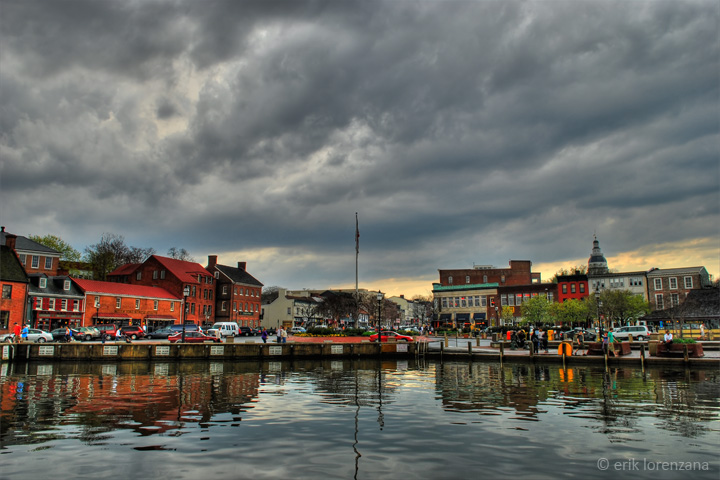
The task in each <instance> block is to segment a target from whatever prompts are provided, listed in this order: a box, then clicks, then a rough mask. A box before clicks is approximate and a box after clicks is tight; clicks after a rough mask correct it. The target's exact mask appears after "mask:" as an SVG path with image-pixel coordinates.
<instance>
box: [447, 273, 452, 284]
mask: <svg viewBox="0 0 720 480" xmlns="http://www.w3.org/2000/svg"><path fill="white" fill-rule="evenodd" d="M448 285H452V275H451V276H449V277H448Z"/></svg>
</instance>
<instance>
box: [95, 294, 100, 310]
mask: <svg viewBox="0 0 720 480" xmlns="http://www.w3.org/2000/svg"><path fill="white" fill-rule="evenodd" d="M99 306H100V297H95V308H98V307H99Z"/></svg>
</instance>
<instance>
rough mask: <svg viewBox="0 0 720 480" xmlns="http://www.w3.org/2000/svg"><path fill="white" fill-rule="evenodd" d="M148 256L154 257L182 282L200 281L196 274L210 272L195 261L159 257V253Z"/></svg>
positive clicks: (207, 273) (203, 274) (204, 274)
mask: <svg viewBox="0 0 720 480" xmlns="http://www.w3.org/2000/svg"><path fill="white" fill-rule="evenodd" d="M150 258H154V259H155V260H156V261H157V262H158V263H160V264H161V265H162V266H163V267H165V268H166V269H167V270H168V271H169V272H170V273H172V274H173V275H174V276H175V277H176V278H177V279H178V280H180V281H181V282H183V283H200V281H199V280H198V275H202V276H207V275H210V273H209V272H208V271H207V270H205V267H203V266H202V265H200V264H199V263H196V262H187V261H185V260H176V259H174V258H170V257H161V256H159V255H153V256H151V257H150Z"/></svg>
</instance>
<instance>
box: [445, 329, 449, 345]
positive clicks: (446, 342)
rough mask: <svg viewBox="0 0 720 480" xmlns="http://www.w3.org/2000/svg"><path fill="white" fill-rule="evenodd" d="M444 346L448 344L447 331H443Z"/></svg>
mask: <svg viewBox="0 0 720 480" xmlns="http://www.w3.org/2000/svg"><path fill="white" fill-rule="evenodd" d="M445 346H446V347H447V346H448V336H447V332H445Z"/></svg>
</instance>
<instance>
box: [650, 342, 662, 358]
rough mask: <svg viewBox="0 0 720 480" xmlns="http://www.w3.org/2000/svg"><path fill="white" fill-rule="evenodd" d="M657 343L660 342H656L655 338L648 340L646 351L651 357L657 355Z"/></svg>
mask: <svg viewBox="0 0 720 480" xmlns="http://www.w3.org/2000/svg"><path fill="white" fill-rule="evenodd" d="M659 344H660V342H658V341H657V340H650V341H649V342H648V353H649V355H650V356H651V357H655V356H657V348H658V345H659Z"/></svg>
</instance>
